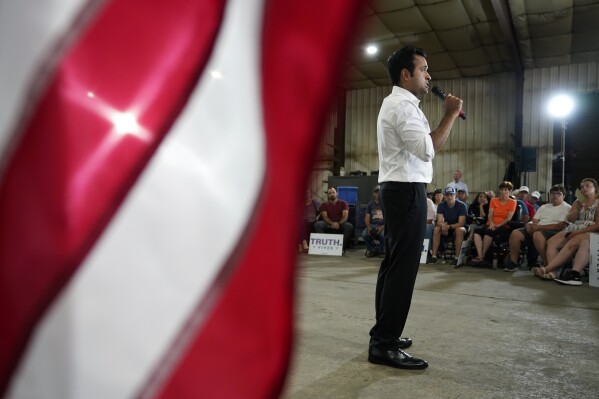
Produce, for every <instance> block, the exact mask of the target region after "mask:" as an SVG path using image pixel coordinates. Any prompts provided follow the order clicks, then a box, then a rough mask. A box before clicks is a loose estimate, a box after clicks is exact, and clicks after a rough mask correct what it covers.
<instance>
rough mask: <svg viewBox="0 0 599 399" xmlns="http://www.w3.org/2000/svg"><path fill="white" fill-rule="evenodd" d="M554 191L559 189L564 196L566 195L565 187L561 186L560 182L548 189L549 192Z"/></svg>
mask: <svg viewBox="0 0 599 399" xmlns="http://www.w3.org/2000/svg"><path fill="white" fill-rule="evenodd" d="M554 191H560V192H561V193H562V194H564V196H565V195H566V188H565V187H564V186H562V185H561V184H556V185H554V186H553V187H551V188H550V189H549V192H550V193H552V192H554Z"/></svg>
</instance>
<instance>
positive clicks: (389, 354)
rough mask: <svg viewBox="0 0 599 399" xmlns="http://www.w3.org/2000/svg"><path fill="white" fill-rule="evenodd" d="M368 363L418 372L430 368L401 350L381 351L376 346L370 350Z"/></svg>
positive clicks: (425, 363) (422, 361) (424, 362)
mask: <svg viewBox="0 0 599 399" xmlns="http://www.w3.org/2000/svg"><path fill="white" fill-rule="evenodd" d="M368 361H369V362H370V363H374V364H384V365H385V366H391V367H395V368H398V369H411V370H418V369H425V368H427V367H428V363H427V362H426V361H424V360H422V359H418V358H415V357H414V356H410V355H409V354H407V353H406V352H404V351H402V350H401V349H380V348H377V347H374V346H371V347H370V348H369V349H368Z"/></svg>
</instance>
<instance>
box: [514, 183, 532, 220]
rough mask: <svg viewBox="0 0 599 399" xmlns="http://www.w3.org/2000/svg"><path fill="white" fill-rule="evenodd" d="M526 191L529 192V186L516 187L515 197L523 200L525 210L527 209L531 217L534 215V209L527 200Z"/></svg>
mask: <svg viewBox="0 0 599 399" xmlns="http://www.w3.org/2000/svg"><path fill="white" fill-rule="evenodd" d="M528 193H529V188H528V187H526V186H522V187H520V188H519V189H518V195H517V196H516V198H517V199H519V200H521V201H522V202H524V205H525V206H526V210H527V211H528V216H530V218H531V219H532V218H533V217H534V216H535V212H536V209H535V207H534V206H532V204H531V203H530V202H529V201H528ZM526 223H528V222H526Z"/></svg>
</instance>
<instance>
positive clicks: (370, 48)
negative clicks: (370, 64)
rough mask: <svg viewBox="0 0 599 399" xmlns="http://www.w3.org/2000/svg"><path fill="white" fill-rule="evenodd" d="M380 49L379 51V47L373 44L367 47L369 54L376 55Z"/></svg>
mask: <svg viewBox="0 0 599 399" xmlns="http://www.w3.org/2000/svg"><path fill="white" fill-rule="evenodd" d="M378 51H379V49H378V47H377V46H373V45H372V44H371V45H370V46H367V47H366V53H367V54H369V55H375V54H376V53H377V52H378Z"/></svg>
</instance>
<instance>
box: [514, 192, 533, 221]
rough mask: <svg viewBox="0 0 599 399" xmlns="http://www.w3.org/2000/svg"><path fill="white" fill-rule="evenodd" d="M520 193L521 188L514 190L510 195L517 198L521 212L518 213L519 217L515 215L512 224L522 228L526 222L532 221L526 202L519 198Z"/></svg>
mask: <svg viewBox="0 0 599 399" xmlns="http://www.w3.org/2000/svg"><path fill="white" fill-rule="evenodd" d="M518 193H519V190H514V191H513V192H512V195H511V196H510V197H511V198H512V199H515V200H516V203H517V204H518V208H517V209H520V214H519V215H517V217H516V216H514V218H513V220H512V221H511V222H510V225H511V226H512V227H513V226H514V225H515V226H516V227H514V228H520V227H522V226H523V225H524V224H526V223H528V222H530V215H529V213H528V208H527V207H526V204H525V203H524V201H522V200H521V199H518ZM516 222H517V223H516ZM519 223H520V224H519Z"/></svg>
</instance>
